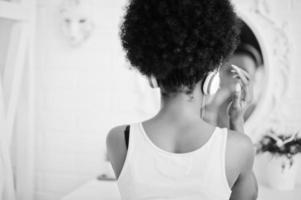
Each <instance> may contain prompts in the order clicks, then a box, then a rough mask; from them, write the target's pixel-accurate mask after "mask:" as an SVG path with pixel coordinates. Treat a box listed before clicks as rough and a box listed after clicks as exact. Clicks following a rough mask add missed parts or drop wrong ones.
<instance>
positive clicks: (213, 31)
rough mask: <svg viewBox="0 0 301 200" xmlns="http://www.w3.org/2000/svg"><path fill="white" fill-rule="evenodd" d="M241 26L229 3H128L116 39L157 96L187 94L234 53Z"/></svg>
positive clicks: (137, 0) (169, 0)
mask: <svg viewBox="0 0 301 200" xmlns="http://www.w3.org/2000/svg"><path fill="white" fill-rule="evenodd" d="M240 24H241V22H240V20H239V19H238V17H237V15H236V14H235V12H234V9H233V7H232V5H231V3H230V2H229V0H130V2H129V3H128V5H127V6H126V9H125V15H124V18H123V21H122V24H121V28H120V38H121V42H122V46H123V49H124V50H125V52H126V57H127V59H128V60H129V61H130V63H131V65H132V66H133V67H134V68H136V69H138V70H139V71H140V72H141V73H142V74H143V75H146V76H147V77H150V76H154V77H155V78H156V79H157V81H158V83H159V86H160V88H161V91H162V89H164V90H163V91H164V92H165V93H166V94H169V93H174V92H183V91H184V92H185V93H190V92H192V91H193V89H194V87H195V85H196V83H197V82H199V81H200V80H202V79H203V78H204V77H205V76H206V75H207V74H208V73H209V72H211V71H213V70H215V69H216V68H217V67H218V66H219V65H220V63H221V62H222V61H223V60H224V59H227V58H228V57H229V56H230V55H231V54H232V53H233V51H234V50H235V48H236V46H237V44H238V42H239V37H238V36H239V33H240V26H241V25H240Z"/></svg>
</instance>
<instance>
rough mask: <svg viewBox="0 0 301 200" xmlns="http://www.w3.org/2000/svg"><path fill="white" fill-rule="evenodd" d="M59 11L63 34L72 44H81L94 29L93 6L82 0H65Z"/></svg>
mask: <svg viewBox="0 0 301 200" xmlns="http://www.w3.org/2000/svg"><path fill="white" fill-rule="evenodd" d="M59 11H60V21H61V30H62V33H63V35H64V36H65V37H66V38H67V39H68V42H69V44H70V45H71V46H73V47H75V46H80V45H81V44H82V43H83V42H84V41H86V40H87V39H88V38H89V37H90V35H91V33H92V32H93V30H94V22H93V15H92V14H91V13H92V6H91V5H89V4H88V3H87V2H86V1H82V0H64V1H63V2H62V6H61V8H60V10H59Z"/></svg>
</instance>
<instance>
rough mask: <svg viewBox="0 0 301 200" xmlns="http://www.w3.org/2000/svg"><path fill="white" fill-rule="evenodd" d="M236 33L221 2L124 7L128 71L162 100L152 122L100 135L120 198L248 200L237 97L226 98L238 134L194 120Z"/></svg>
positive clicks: (143, 1) (247, 145) (247, 155)
mask: <svg viewBox="0 0 301 200" xmlns="http://www.w3.org/2000/svg"><path fill="white" fill-rule="evenodd" d="M238 34H239V28H238V20H237V16H236V15H235V13H234V11H233V8H232V6H231V4H230V2H229V1H228V0H202V1H197V0H132V1H130V3H129V5H128V7H127V10H126V15H125V17H124V22H123V24H122V27H121V39H122V44H123V47H124V49H125V51H126V53H127V58H128V59H129V61H130V62H131V64H132V65H133V66H134V67H136V68H137V69H138V70H139V71H140V72H141V73H142V74H143V75H146V76H147V77H149V78H150V80H153V81H151V82H152V83H153V85H156V83H157V84H158V86H159V87H160V90H161V94H162V95H161V96H162V98H161V109H160V111H159V112H158V113H157V114H156V115H155V116H154V117H152V118H151V119H149V120H146V121H143V122H139V123H132V124H130V125H129V126H127V125H125V126H119V127H115V128H113V129H112V130H111V131H110V132H109V134H108V136H107V150H108V157H109V160H110V162H111V164H112V167H113V169H114V172H115V175H116V177H117V183H118V186H119V190H120V193H121V196H122V198H123V199H125V200H143V199H149V200H162V199H174V200H194V199H195V200H196V199H198V200H226V199H230V198H231V199H237V200H251V199H255V198H256V195H257V184H256V180H255V179H254V175H253V173H252V165H253V160H254V151H253V146H252V143H251V141H250V139H249V138H248V137H247V136H246V135H244V134H242V133H241V132H242V131H243V130H242V128H241V122H242V110H243V108H242V107H241V99H240V93H239V92H237V93H235V94H236V95H234V96H233V101H232V103H231V105H230V109H229V115H230V119H231V123H232V124H233V126H232V127H233V128H234V129H237V130H241V132H238V131H234V130H228V129H221V128H218V127H215V126H212V125H210V124H208V123H206V122H205V121H204V120H203V119H202V118H201V117H200V110H201V109H202V106H201V105H203V104H204V102H205V96H206V95H205V93H206V92H205V91H206V89H207V88H204V84H203V82H204V80H205V79H206V78H208V76H207V75H208V74H209V73H210V72H212V71H214V70H216V69H218V68H219V66H221V63H223V62H224V61H225V60H226V59H227V58H228V57H229V56H230V55H231V53H232V52H233V51H234V49H235V47H236V43H237V37H238ZM154 80H156V81H154ZM125 130H126V131H125ZM125 133H127V134H125ZM127 136H128V140H127Z"/></svg>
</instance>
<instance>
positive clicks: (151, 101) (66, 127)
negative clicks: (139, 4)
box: [35, 0, 301, 200]
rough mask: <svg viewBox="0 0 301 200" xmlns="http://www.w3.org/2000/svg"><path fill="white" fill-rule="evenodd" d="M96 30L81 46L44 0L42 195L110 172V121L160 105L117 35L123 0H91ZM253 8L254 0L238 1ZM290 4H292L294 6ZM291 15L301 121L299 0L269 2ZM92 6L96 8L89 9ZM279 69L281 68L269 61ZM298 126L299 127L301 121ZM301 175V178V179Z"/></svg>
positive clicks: (293, 100)
mask: <svg viewBox="0 0 301 200" xmlns="http://www.w3.org/2000/svg"><path fill="white" fill-rule="evenodd" d="M87 2H91V3H93V7H94V10H93V11H94V12H93V13H94V17H95V20H96V21H95V22H96V29H95V32H94V33H93V35H92V36H91V38H90V39H89V40H88V41H87V42H86V43H85V44H84V45H83V46H82V47H80V48H70V47H69V46H68V44H67V43H66V41H65V40H64V38H63V37H62V36H61V34H60V32H59V25H58V17H57V15H58V5H59V3H60V0H52V1H47V0H43V1H39V5H38V13H37V14H38V17H37V19H38V23H37V69H36V71H37V79H38V80H37V140H36V141H37V145H36V152H37V155H36V157H37V161H36V167H37V170H36V174H35V175H36V197H37V199H39V200H48V199H58V198H59V197H61V196H62V195H64V194H66V193H68V192H70V191H71V190H73V189H74V188H75V187H77V186H79V185H80V184H82V183H84V182H85V181H87V180H88V179H91V178H93V177H95V176H97V175H99V174H100V173H102V172H103V171H104V170H105V166H106V164H105V162H104V161H103V160H104V150H105V145H104V144H105V143H104V142H105V136H106V134H107V132H108V130H109V128H110V127H111V126H112V125H116V124H122V123H127V122H130V121H137V120H140V119H141V118H147V117H149V116H151V115H152V114H153V113H154V112H155V111H156V110H157V109H158V105H159V102H158V98H157V97H158V94H157V91H153V90H151V89H150V88H149V87H148V85H147V83H146V81H145V80H144V79H143V78H141V77H140V76H139V75H137V74H136V73H135V72H133V71H129V70H128V69H127V65H128V64H126V62H125V60H124V58H123V54H122V51H121V47H120V44H119V40H118V24H119V22H120V13H121V12H122V5H123V4H124V1H121V0H120V1H118V0H114V1H104V0H101V1H96V0H95V1H92V0H87ZM238 2H241V3H242V4H244V5H245V9H246V10H247V9H249V7H251V6H250V4H254V3H255V1H246V0H239V1H237V3H238ZM290 3H294V4H293V6H292V5H290ZM265 4H266V5H267V6H266V7H267V8H268V9H269V15H270V16H271V18H272V19H275V20H276V21H281V20H284V21H287V22H289V23H288V27H287V32H288V36H289V39H290V50H291V55H292V56H291V65H290V67H291V69H292V71H293V73H291V75H290V77H289V80H290V85H291V86H292V87H291V90H290V91H289V95H288V96H289V98H288V99H289V101H287V102H284V104H285V111H286V117H285V120H286V121H285V123H286V124H288V125H290V126H295V127H298V126H299V123H298V122H299V121H300V120H301V115H300V112H301V101H300V97H301V88H300V87H298V86H299V85H300V84H301V79H299V76H300V75H301V68H300V67H299V63H300V61H301V60H300V56H299V55H300V52H301V46H300V43H301V27H300V25H299V22H298V18H300V17H301V16H300V15H301V14H300V12H299V11H300V9H301V3H300V1H281V0H277V1H275V0H269V1H266V2H263V4H261V5H263V6H265ZM91 12H92V11H91ZM271 67H277V66H271ZM299 128H300V127H299ZM300 180H301V178H300Z"/></svg>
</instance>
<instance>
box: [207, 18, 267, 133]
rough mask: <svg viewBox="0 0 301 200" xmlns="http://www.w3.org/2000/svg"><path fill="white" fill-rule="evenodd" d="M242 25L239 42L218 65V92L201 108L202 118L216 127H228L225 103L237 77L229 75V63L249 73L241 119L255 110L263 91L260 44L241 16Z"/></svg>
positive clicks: (228, 101) (229, 100)
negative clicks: (230, 54)
mask: <svg viewBox="0 0 301 200" xmlns="http://www.w3.org/2000/svg"><path fill="white" fill-rule="evenodd" d="M241 22H242V28H241V34H240V42H239V44H238V47H237V49H236V50H235V52H234V53H233V55H232V56H231V57H230V58H229V59H228V60H227V61H226V62H225V63H224V64H223V65H222V66H221V68H220V80H221V81H220V88H219V90H218V92H217V93H216V94H215V95H214V96H213V97H210V98H211V99H210V103H209V104H208V105H207V106H206V108H205V110H206V111H205V113H206V115H205V119H206V120H207V121H208V122H210V123H212V124H215V125H217V126H219V127H222V128H224V127H228V128H229V124H228V123H229V118H228V114H227V112H228V111H227V110H228V106H229V103H230V102H231V98H232V95H233V93H234V91H235V86H236V83H237V79H235V78H233V73H232V72H231V70H232V67H231V65H232V64H233V65H235V66H238V67H239V68H240V69H242V70H243V71H245V72H247V74H248V75H249V78H250V80H249V85H248V88H247V90H246V92H247V97H246V98H247V99H246V102H247V103H246V104H247V105H246V111H245V114H244V120H245V122H246V123H248V119H249V118H251V116H252V114H253V113H254V112H256V106H257V104H258V103H259V102H260V100H261V97H262V93H263V92H264V91H263V90H264V88H265V87H264V84H265V83H263V82H262V81H263V79H264V76H265V74H264V71H265V70H264V59H263V55H262V50H261V45H260V44H259V42H258V39H257V37H256V36H255V34H254V32H253V31H252V30H251V28H250V27H249V26H248V25H247V24H246V22H244V21H243V20H242V19H241Z"/></svg>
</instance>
